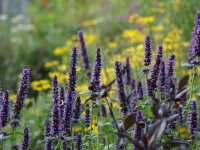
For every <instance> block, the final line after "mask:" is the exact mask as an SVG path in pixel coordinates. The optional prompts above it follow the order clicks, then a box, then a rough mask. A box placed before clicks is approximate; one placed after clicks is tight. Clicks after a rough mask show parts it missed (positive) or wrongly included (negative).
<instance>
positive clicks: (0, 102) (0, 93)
mask: <svg viewBox="0 0 200 150" xmlns="http://www.w3.org/2000/svg"><path fill="white" fill-rule="evenodd" d="M2 103H3V91H2V82H1V81H0V109H1V105H2Z"/></svg>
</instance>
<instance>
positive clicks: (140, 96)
mask: <svg viewBox="0 0 200 150" xmlns="http://www.w3.org/2000/svg"><path fill="white" fill-rule="evenodd" d="M137 93H138V100H143V99H144V90H143V87H142V82H141V81H139V82H138V86H137Z"/></svg>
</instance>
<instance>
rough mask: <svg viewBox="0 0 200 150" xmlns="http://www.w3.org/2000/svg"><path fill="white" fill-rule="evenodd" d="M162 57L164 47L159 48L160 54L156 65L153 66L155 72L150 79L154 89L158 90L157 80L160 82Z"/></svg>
mask: <svg viewBox="0 0 200 150" xmlns="http://www.w3.org/2000/svg"><path fill="white" fill-rule="evenodd" d="M162 57H163V48H162V46H158V54H157V56H156V60H155V64H154V66H153V70H152V73H151V78H150V79H151V84H152V88H153V89H154V88H157V80H158V75H159V70H160V63H161V61H162Z"/></svg>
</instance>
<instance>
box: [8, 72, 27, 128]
mask: <svg viewBox="0 0 200 150" xmlns="http://www.w3.org/2000/svg"><path fill="white" fill-rule="evenodd" d="M29 74H30V70H29V69H23V71H22V79H21V83H20V85H19V89H18V93H17V96H16V101H15V103H14V104H13V113H12V119H14V120H16V119H18V120H19V119H20V115H21V114H20V111H21V109H22V107H23V106H24V100H25V97H26V95H27V93H28V88H29V84H30V81H29ZM11 125H14V126H15V125H20V124H19V123H13V124H11Z"/></svg>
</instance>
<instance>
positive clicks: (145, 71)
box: [142, 68, 150, 73]
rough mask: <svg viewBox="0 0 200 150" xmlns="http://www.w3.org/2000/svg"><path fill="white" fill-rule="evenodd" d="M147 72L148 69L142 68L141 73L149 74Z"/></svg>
mask: <svg viewBox="0 0 200 150" xmlns="http://www.w3.org/2000/svg"><path fill="white" fill-rule="evenodd" d="M149 71H150V69H149V68H143V69H142V72H143V73H149Z"/></svg>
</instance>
